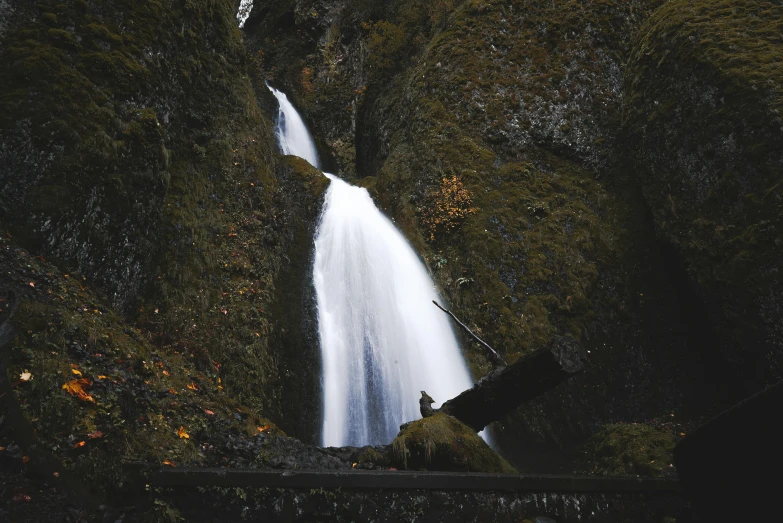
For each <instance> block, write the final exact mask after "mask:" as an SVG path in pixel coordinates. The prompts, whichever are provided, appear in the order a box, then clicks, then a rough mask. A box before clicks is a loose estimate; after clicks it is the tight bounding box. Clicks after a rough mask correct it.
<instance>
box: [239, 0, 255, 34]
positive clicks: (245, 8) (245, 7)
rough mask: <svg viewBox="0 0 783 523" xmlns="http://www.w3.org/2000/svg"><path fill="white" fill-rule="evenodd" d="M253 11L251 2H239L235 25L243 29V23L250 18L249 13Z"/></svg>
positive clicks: (247, 0) (246, 0) (248, 0)
mask: <svg viewBox="0 0 783 523" xmlns="http://www.w3.org/2000/svg"><path fill="white" fill-rule="evenodd" d="M252 10H253V0H241V2H239V9H238V10H237V23H238V24H239V27H240V28H241V27H245V22H247V19H248V18H250V12H251V11H252Z"/></svg>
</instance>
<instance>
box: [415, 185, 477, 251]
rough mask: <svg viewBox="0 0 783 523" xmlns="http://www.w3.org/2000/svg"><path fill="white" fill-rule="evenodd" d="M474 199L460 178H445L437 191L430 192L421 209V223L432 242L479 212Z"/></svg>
mask: <svg viewBox="0 0 783 523" xmlns="http://www.w3.org/2000/svg"><path fill="white" fill-rule="evenodd" d="M472 205H473V197H472V196H471V194H470V192H469V191H468V190H467V189H466V188H465V186H464V185H463V183H462V180H461V179H460V178H459V176H456V175H454V176H450V177H449V176H444V177H443V178H441V181H440V185H439V186H438V188H437V189H434V190H432V191H430V192H429V193H428V194H427V196H426V198H425V205H424V206H423V208H421V209H420V212H421V221H422V222H423V223H424V225H425V227H427V230H428V231H429V233H430V240H434V239H435V234H436V233H438V232H449V231H451V230H452V229H454V228H455V227H457V226H458V225H459V224H460V223H462V221H463V220H464V219H465V218H466V217H467V216H468V215H470V214H474V213H476V212H477V211H478V209H477V208H476V207H473V206H472Z"/></svg>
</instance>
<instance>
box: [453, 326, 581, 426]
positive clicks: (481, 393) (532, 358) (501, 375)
mask: <svg viewBox="0 0 783 523" xmlns="http://www.w3.org/2000/svg"><path fill="white" fill-rule="evenodd" d="M584 359H585V354H584V349H583V348H582V346H581V345H579V343H578V342H577V341H576V340H574V339H573V338H570V337H565V336H559V337H556V338H555V339H553V340H552V341H551V342H549V343H548V344H547V345H546V346H544V347H542V348H540V349H538V350H536V351H534V352H531V353H530V354H527V355H526V356H523V357H521V358H520V359H519V360H517V361H516V362H515V363H514V364H513V365H510V366H508V367H501V368H498V369H495V370H494V371H492V372H490V373H489V374H487V375H486V376H484V377H483V378H481V380H480V381H479V382H478V383H476V384H475V385H474V386H473V388H471V389H468V390H466V391H464V392H463V393H462V394H460V395H459V396H457V397H456V398H453V399H450V400H448V401H447V402H445V403H444V404H443V406H442V407H441V408H440V412H445V413H446V414H449V415H451V416H454V417H455V418H457V419H458V420H460V421H462V422H463V423H465V424H466V425H468V426H470V427H471V428H473V429H474V430H476V431H477V432H478V431H481V430H482V429H484V427H486V426H487V425H489V424H490V423H492V422H493V421H497V420H499V419H500V418H502V417H503V416H504V415H505V414H507V413H509V412H510V411H512V410H514V409H515V408H516V407H518V406H519V405H520V404H521V403H523V402H525V401H529V400H531V399H533V398H535V397H537V396H540V395H541V394H543V393H545V392H546V391H548V390H550V389H552V388H554V387H555V386H556V385H558V384H560V383H562V382H563V381H565V380H567V379H568V378H570V377H571V376H573V375H574V374H576V373H577V372H579V371H581V370H582V368H583V366H584Z"/></svg>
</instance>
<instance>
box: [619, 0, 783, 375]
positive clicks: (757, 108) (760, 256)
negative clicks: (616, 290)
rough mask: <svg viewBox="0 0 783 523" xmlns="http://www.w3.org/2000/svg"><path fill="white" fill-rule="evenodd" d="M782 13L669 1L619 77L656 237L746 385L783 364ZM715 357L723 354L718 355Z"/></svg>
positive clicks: (766, 6) (781, 9)
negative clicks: (681, 269) (678, 261)
mask: <svg viewBox="0 0 783 523" xmlns="http://www.w3.org/2000/svg"><path fill="white" fill-rule="evenodd" d="M781 31H783V6H781V4H780V2H774V1H750V0H748V1H711V0H697V1H686V0H674V1H671V2H668V3H666V4H665V5H664V6H663V7H661V8H660V9H659V10H658V11H657V12H656V13H655V14H654V15H653V16H652V17H651V18H650V19H649V20H648V22H647V23H646V24H645V26H644V28H643V29H642V31H641V32H640V35H639V38H638V39H637V41H636V42H635V45H634V50H633V53H632V55H631V58H630V62H629V65H628V70H627V72H626V75H625V87H624V92H625V107H626V109H625V114H626V120H625V125H626V128H627V131H628V132H627V134H628V136H629V142H628V150H629V151H631V152H632V153H631V155H632V159H633V163H634V167H635V172H636V175H637V176H638V179H639V181H640V182H641V185H642V187H643V189H644V196H645V199H646V201H647V203H648V204H649V206H650V208H651V210H652V212H653V215H654V220H655V226H656V229H657V231H658V233H659V234H660V235H661V236H662V237H663V238H665V239H666V240H667V241H668V242H670V243H671V244H673V245H674V247H675V248H676V249H677V250H678V252H679V253H680V255H681V256H682V257H683V259H684V261H685V264H686V265H687V268H688V271H689V273H690V276H691V280H692V281H693V282H694V284H695V285H696V286H697V288H698V289H699V292H700V293H701V295H702V298H703V300H704V301H705V303H706V305H707V308H708V309H709V314H710V318H711V321H712V325H713V328H714V329H715V330H716V331H717V334H718V338H720V339H721V340H722V341H721V344H720V345H718V346H716V347H715V349H716V353H715V356H716V357H718V358H726V359H728V361H730V362H731V364H732V365H735V366H736V368H737V370H738V371H739V372H740V373H741V374H742V378H743V379H745V380H748V381H751V382H756V383H758V382H764V381H771V380H774V379H776V378H777V379H779V378H780V371H779V370H771V369H775V368H778V369H779V368H780V362H781V361H783V341H782V340H783V337H781V330H780V325H781V323H782V322H783V277H782V276H781V274H782V271H781V261H780V260H781V257H780V253H781V248H783V147H781V144H782V143H783V41H781V38H780V35H781ZM721 349H722V350H723V354H721Z"/></svg>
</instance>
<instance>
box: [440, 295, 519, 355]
mask: <svg viewBox="0 0 783 523" xmlns="http://www.w3.org/2000/svg"><path fill="white" fill-rule="evenodd" d="M432 303H434V304H435V306H436V307H437V308H439V309H440V310H442V311H443V312H445V313H446V314H448V315H449V316H451V319H452V320H454V321H456V322H457V325H459V326H460V327H462V329H463V330H464V331H465V332H467V333H468V334H470V336H471V338H473V339H474V340H476V342H478V343H479V344H480V345H481V346H482V347H484V348H485V349H487V350H488V351H489V353H490V355H491V357H492V359H493V360H494V361H495V363H496V364H498V365H502V366H504V367H505V366H506V360H504V359H503V357H502V356H501V355H500V354H498V353H497V352H496V351H495V349H493V348H492V347H490V346H489V344H488V343H487V342H486V341H484V340H482V339H481V338H479V337H478V336H476V335H475V334H473V331H472V330H470V329H469V328H468V326H467V325H465V324H464V323H462V322H461V321H459V319H458V318H457V317H456V316H454V314H453V313H452V312H451V311H448V310H446V309H444V308H443V307H441V306H440V305H439V304H438V302H436V301H435V300H432Z"/></svg>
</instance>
